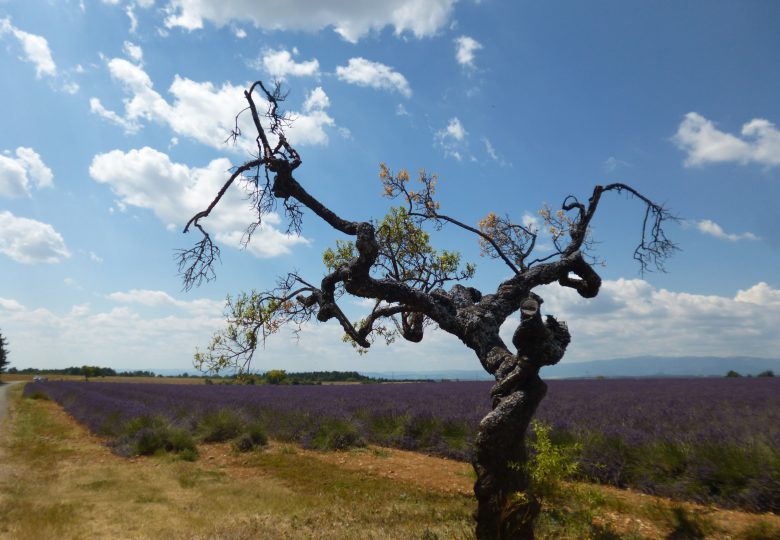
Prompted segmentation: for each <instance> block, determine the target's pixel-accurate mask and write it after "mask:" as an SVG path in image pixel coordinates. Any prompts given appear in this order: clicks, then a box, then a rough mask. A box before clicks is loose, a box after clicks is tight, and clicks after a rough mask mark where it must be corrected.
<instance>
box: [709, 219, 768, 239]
mask: <svg viewBox="0 0 780 540" xmlns="http://www.w3.org/2000/svg"><path fill="white" fill-rule="evenodd" d="M696 228H697V229H698V230H699V232H702V233H704V234H708V235H710V236H714V237H715V238H719V239H721V240H729V241H731V242H737V241H739V240H758V237H757V236H756V235H755V234H753V233H751V232H745V233H740V234H734V233H727V232H726V231H724V230H723V228H722V227H721V226H720V225H718V224H717V223H715V222H714V221H712V220H709V219H702V220H701V221H697V222H696Z"/></svg>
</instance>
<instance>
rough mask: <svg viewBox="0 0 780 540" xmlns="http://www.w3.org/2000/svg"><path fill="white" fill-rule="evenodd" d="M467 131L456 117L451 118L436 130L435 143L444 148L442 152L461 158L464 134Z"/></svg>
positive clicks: (464, 140)
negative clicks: (443, 126) (442, 127)
mask: <svg viewBox="0 0 780 540" xmlns="http://www.w3.org/2000/svg"><path fill="white" fill-rule="evenodd" d="M467 135H468V132H467V131H466V129H465V128H464V127H463V124H462V123H461V122H460V120H459V119H458V117H454V118H451V119H450V121H449V123H448V124H447V126H446V127H445V128H444V129H442V130H440V131H437V132H436V135H435V138H436V141H437V143H438V144H439V145H440V146H441V147H442V148H443V149H444V154H445V155H447V156H451V157H454V158H455V159H457V160H458V161H461V160H462V159H463V151H464V148H465V142H466V136H467Z"/></svg>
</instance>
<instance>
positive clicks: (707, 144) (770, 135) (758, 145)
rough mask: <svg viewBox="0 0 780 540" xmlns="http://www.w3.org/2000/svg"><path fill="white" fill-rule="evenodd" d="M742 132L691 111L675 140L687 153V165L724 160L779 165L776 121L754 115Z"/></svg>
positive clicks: (779, 132) (779, 143)
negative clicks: (721, 127)
mask: <svg viewBox="0 0 780 540" xmlns="http://www.w3.org/2000/svg"><path fill="white" fill-rule="evenodd" d="M740 135H741V136H737V135H733V134H731V133H726V132H724V131H720V130H719V129H718V128H717V127H716V126H715V124H714V123H713V122H712V121H710V120H707V119H706V118H704V117H703V116H701V115H700V114H697V113H695V112H690V113H688V114H686V115H685V118H684V119H683V121H682V122H681V123H680V126H679V127H678V129H677V133H676V134H675V135H674V137H672V141H673V142H674V143H675V144H676V145H677V147H678V148H679V149H680V150H683V151H684V152H686V153H687V154H688V156H687V157H686V159H685V166H686V167H692V166H697V165H705V164H708V163H725V162H736V163H740V164H742V165H746V164H749V163H758V164H760V165H765V166H767V167H774V166H776V165H780V131H778V129H777V128H776V127H775V125H774V124H773V123H771V122H769V121H768V120H764V119H762V118H754V119H753V120H751V121H750V122H747V123H746V124H744V125H743V126H742V130H741V132H740Z"/></svg>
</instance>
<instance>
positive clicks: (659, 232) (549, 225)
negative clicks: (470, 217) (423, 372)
mask: <svg viewBox="0 0 780 540" xmlns="http://www.w3.org/2000/svg"><path fill="white" fill-rule="evenodd" d="M244 97H245V98H246V101H247V104H248V107H247V109H245V111H249V114H251V118H252V121H253V124H254V129H255V131H256V134H257V135H256V141H257V155H256V156H255V157H254V158H253V159H250V160H248V161H246V162H245V163H243V164H242V165H240V166H237V167H236V168H235V169H233V171H232V173H231V174H230V176H229V177H228V178H227V179H226V181H225V184H224V185H223V186H222V188H221V189H220V190H219V192H218V193H216V194H215V197H214V199H213V201H212V202H211V204H209V205H208V207H207V208H205V209H204V210H203V211H202V212H199V213H198V214H196V215H195V216H193V217H192V218H191V219H190V221H189V222H188V223H187V225H186V227H185V228H184V232H188V231H189V230H191V229H193V228H195V229H198V230H199V231H200V233H201V234H202V238H201V239H200V241H199V242H198V243H197V244H196V245H195V246H194V247H193V248H191V249H188V250H185V251H182V252H181V253H180V256H179V269H180V272H181V274H182V276H183V279H184V284H185V288H190V287H192V286H194V285H198V284H200V283H201V282H203V281H204V280H210V279H213V277H214V270H213V264H214V262H215V260H217V259H218V257H219V248H218V247H217V246H216V245H215V244H214V243H213V241H212V239H211V237H210V236H209V234H208V232H207V231H206V229H205V228H204V227H203V224H202V222H203V221H204V219H205V218H207V217H208V216H209V214H210V213H211V211H212V210H213V209H214V208H215V207H216V206H217V205H218V204H219V203H220V200H221V199H222V197H223V196H224V194H225V192H226V191H227V190H228V189H230V188H231V187H232V186H233V185H234V184H236V183H238V182H242V183H244V184H246V185H247V186H248V187H249V190H250V192H251V194H252V200H253V203H254V207H255V208H256V210H257V214H256V218H257V219H256V221H255V222H254V223H253V224H252V225H251V226H250V227H249V229H248V231H247V237H246V241H251V234H252V232H253V231H254V230H255V228H256V227H257V226H259V225H260V224H261V222H262V219H263V216H264V215H266V214H267V213H268V212H271V211H274V210H277V209H278V208H279V207H280V206H281V208H282V209H283V211H284V213H285V214H286V216H287V218H288V219H289V231H292V232H296V233H299V232H300V228H301V220H302V216H303V212H304V211H305V210H308V211H310V212H312V213H314V214H315V215H316V216H318V217H319V218H320V219H322V220H324V221H325V222H326V223H327V224H328V225H330V226H331V227H332V228H333V229H336V230H337V231H339V232H341V233H343V234H344V235H345V237H346V238H347V239H346V240H343V241H338V242H337V245H336V246H335V248H334V249H328V250H327V251H326V252H325V255H324V263H325V266H326V268H327V274H326V275H325V277H324V278H322V279H321V280H319V282H314V281H312V280H307V279H305V278H304V276H301V275H299V273H297V272H296V273H290V274H288V275H286V276H284V277H282V278H281V279H279V281H278V282H277V285H276V287H275V288H273V289H271V290H268V291H265V292H251V293H242V294H240V295H239V296H237V297H235V298H233V299H230V300H229V301H228V306H227V312H228V324H227V327H226V329H225V330H224V331H223V332H221V333H219V334H217V335H216V336H214V338H213V340H212V342H211V344H210V345H209V347H208V349H207V350H206V351H204V352H199V353H197V354H196V364H197V365H198V367H199V368H201V369H204V370H212V371H213V370H220V369H225V368H232V369H238V370H246V369H248V367H249V365H250V362H251V359H252V355H253V354H254V352H255V351H256V349H257V347H258V346H259V345H261V344H262V342H263V340H264V339H265V338H266V337H267V336H268V335H270V334H273V333H274V332H276V331H277V330H278V329H279V328H281V327H283V326H291V327H292V328H293V329H294V330H297V329H300V327H301V325H303V324H305V323H307V322H309V321H311V319H312V318H316V319H317V320H318V321H321V322H326V321H329V320H331V319H335V320H336V321H338V323H339V324H340V325H341V326H342V327H343V329H344V332H345V338H346V339H347V340H349V341H351V342H352V343H353V344H354V345H355V346H356V347H358V348H359V349H366V348H368V347H370V346H371V344H372V343H373V342H374V340H376V339H377V338H381V339H383V340H385V341H386V342H388V343H389V342H392V341H393V340H394V339H395V338H396V337H401V338H403V339H406V340H409V341H412V342H419V341H421V340H422V339H423V336H424V334H425V331H426V328H427V327H429V326H430V325H437V326H438V327H439V328H440V329H441V330H443V331H445V332H449V333H451V334H453V335H455V336H457V337H458V338H459V339H460V340H461V341H462V342H463V343H464V345H465V346H466V347H468V348H470V349H471V350H472V351H473V352H474V354H476V356H477V358H478V359H479V361H480V363H481V364H482V367H483V368H484V369H485V370H486V371H487V372H488V373H490V374H491V375H493V376H494V377H495V379H496V384H495V385H494V386H493V387H492V389H491V397H492V403H493V407H492V411H491V412H490V413H489V414H488V415H487V416H486V417H485V418H484V419H483V420H482V421H481V423H480V426H479V431H478V435H477V437H476V441H475V448H474V454H473V455H474V458H473V466H474V469H475V471H476V473H477V480H476V483H475V486H474V492H475V494H476V498H477V503H478V507H477V510H476V512H475V518H476V522H477V525H476V534H477V537H478V538H480V539H482V538H491V539H495V538H533V524H534V520H535V518H536V516H537V515H538V513H539V510H540V508H539V503H538V502H537V501H536V500H535V499H534V498H533V495H532V493H531V492H529V491H528V487H529V480H528V474H527V471H526V468H525V464H526V462H527V459H526V458H527V456H526V447H525V434H526V431H527V428H528V425H529V422H530V421H531V418H532V417H533V415H534V412H535V411H536V408H537V406H538V405H539V403H540V402H541V400H542V399H543V398H544V395H545V392H546V385H545V383H544V382H543V381H542V380H541V378H540V377H539V370H540V369H541V368H542V367H543V366H549V365H553V364H556V363H557V362H558V361H560V359H561V358H562V357H563V355H564V352H565V351H566V347H567V346H568V344H569V341H570V335H569V331H568V329H567V326H566V324H565V323H563V322H560V321H558V320H556V319H555V318H554V317H553V316H551V315H547V316H546V317H544V318H543V317H542V312H541V309H540V308H541V305H542V302H543V300H542V298H541V297H540V296H538V295H537V294H536V293H535V292H534V289H536V288H537V287H539V286H542V285H547V284H553V283H557V284H559V285H560V286H562V287H569V288H572V289H574V290H575V291H577V293H579V294H580V295H581V296H582V297H584V298H593V297H595V296H596V295H597V294H598V292H599V287H600V285H601V279H600V277H599V276H598V274H597V273H596V272H595V271H594V269H593V260H592V259H591V258H590V257H589V255H588V249H589V248H590V239H589V226H590V223H591V221H592V220H593V217H594V216H595V214H596V211H597V209H598V208H599V203H600V201H601V199H602V197H603V196H604V195H605V194H607V193H610V192H616V193H625V194H628V195H629V196H630V197H631V198H633V199H636V200H638V201H639V202H640V203H641V204H642V207H643V210H644V216H643V220H642V228H641V237H640V242H639V245H638V246H637V247H636V250H635V251H634V258H635V259H636V260H637V261H638V263H639V265H640V266H641V268H642V269H643V270H644V269H647V268H649V267H658V268H662V265H663V261H664V259H665V258H666V257H667V256H669V255H670V254H671V253H672V252H673V251H674V250H675V249H676V248H675V245H674V244H673V243H672V242H671V241H670V240H669V239H668V238H667V236H666V235H665V233H664V229H663V225H664V223H665V222H666V221H667V220H669V219H674V218H673V216H671V215H670V214H669V213H668V212H667V210H666V209H665V208H664V207H662V206H661V205H659V204H656V203H654V202H653V201H651V200H650V199H648V198H646V197H645V196H643V195H642V194H640V193H639V192H638V191H636V190H635V189H633V188H632V187H630V186H628V185H626V184H619V183H615V184H609V185H604V186H601V185H597V186H595V187H594V189H593V192H592V193H591V194H590V197H589V198H588V199H587V201H581V200H580V199H578V198H577V197H575V196H573V195H569V196H568V197H566V199H565V200H564V201H563V204H562V205H561V208H560V209H559V210H557V211H553V210H551V209H549V208H544V209H543V210H542V211H541V212H540V214H541V216H542V218H543V220H544V231H545V234H546V235H547V236H548V237H549V239H550V240H551V243H552V245H553V249H552V251H547V252H546V253H545V254H544V255H543V256H535V251H534V248H535V247H536V241H537V237H538V235H539V234H540V232H539V230H537V229H535V228H532V227H530V226H526V225H523V224H520V223H515V222H513V221H512V220H511V219H510V218H508V217H500V216H498V215H496V214H492V213H491V214H489V215H488V216H487V217H486V218H485V219H484V220H482V221H481V222H480V223H479V224H478V225H477V226H471V225H468V224H466V223H463V222H462V221H459V220H458V219H456V218H454V217H451V216H449V215H447V214H446V213H444V212H443V211H442V209H441V208H440V204H439V202H438V201H437V200H436V193H435V191H436V177H435V176H432V175H428V174H426V173H424V172H421V173H420V175H419V178H418V179H416V181H413V180H412V179H411V178H410V176H409V174H408V173H407V172H406V171H401V172H400V173H397V174H394V173H392V172H391V171H390V170H389V169H388V168H387V167H385V166H384V165H382V168H381V172H380V179H381V181H382V183H383V185H384V191H385V195H386V196H387V197H388V198H390V199H393V200H395V201H398V203H399V204H398V206H395V207H393V208H391V210H390V212H389V214H388V215H387V216H386V217H385V218H384V220H383V221H381V222H379V223H374V222H371V221H368V220H367V221H351V220H349V219H345V218H344V217H342V216H339V215H337V214H336V213H335V212H333V211H332V210H331V209H330V208H328V207H327V206H326V205H325V204H324V203H323V202H321V201H320V200H319V199H318V198H317V197H315V196H314V195H312V194H311V193H309V191H307V189H306V188H305V187H304V186H303V185H302V184H301V183H300V182H299V181H298V180H297V179H296V177H295V172H296V170H297V169H298V168H299V167H300V166H301V164H302V160H301V157H300V155H299V154H298V152H297V151H296V150H295V148H293V146H292V145H291V144H290V143H289V141H288V140H287V138H286V137H285V134H284V128H285V127H286V126H287V125H288V124H289V122H290V119H289V118H287V117H285V116H284V115H283V114H282V113H281V112H280V105H281V102H282V101H283V99H284V96H283V95H282V94H281V92H280V90H279V86H278V85H276V86H275V87H274V88H272V89H271V90H269V89H268V88H266V86H264V85H263V83H262V82H259V81H258V82H255V83H254V84H253V85H252V86H251V87H250V88H249V89H248V90H246V91H245V92H244ZM258 105H260V107H261V108H264V109H265V111H264V112H263V113H262V114H261V112H260V111H259V108H258ZM245 111H244V112H245ZM239 114H241V113H239ZM236 126H238V121H237V122H236ZM232 136H233V137H238V136H241V133H240V130H239V129H238V127H236V130H235V132H234V133H233V134H232ZM443 226H452V227H456V228H459V229H461V230H462V231H463V233H464V234H467V235H473V236H475V237H476V239H477V240H478V242H479V244H480V246H481V248H482V252H483V254H484V255H486V256H489V257H492V258H494V259H497V260H499V261H501V262H503V263H504V264H505V265H506V266H507V267H508V268H509V270H510V271H511V276H510V277H509V278H507V279H506V280H505V281H503V282H502V283H499V284H498V286H497V287H496V289H495V290H494V291H492V292H491V293H490V294H483V293H482V292H480V291H479V290H477V289H475V288H473V287H467V286H464V285H462V284H460V283H457V282H459V281H462V280H465V279H468V278H471V277H472V276H473V275H474V267H473V266H472V265H468V264H467V265H461V261H460V255H459V254H457V253H452V252H447V251H441V252H439V251H437V250H435V249H433V248H432V247H431V245H430V243H429V235H428V233H427V232H425V229H426V228H432V229H434V230H439V229H441V227H443ZM345 294H348V295H352V296H356V297H360V298H366V299H371V300H372V301H373V308H372V309H371V310H370V312H368V313H367V315H366V316H365V317H364V318H363V319H362V320H360V321H359V322H352V321H351V320H350V319H349V318H348V317H347V315H346V314H345V313H344V312H343V311H342V309H341V307H340V306H339V299H340V298H341V297H342V296H343V295H345ZM518 311H519V312H520V323H519V325H518V327H517V329H516V331H515V332H514V335H513V337H512V343H511V345H509V344H507V343H505V342H504V340H503V339H502V338H501V337H500V336H499V329H500V328H501V325H502V324H503V323H504V322H505V321H506V320H507V319H508V318H509V317H510V316H511V315H513V314H515V313H517V312H518ZM519 494H520V495H519Z"/></svg>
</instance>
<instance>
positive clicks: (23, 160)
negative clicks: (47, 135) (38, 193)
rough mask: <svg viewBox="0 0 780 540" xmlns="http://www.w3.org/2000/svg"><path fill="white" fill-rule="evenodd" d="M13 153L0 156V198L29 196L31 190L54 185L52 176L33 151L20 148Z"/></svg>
mask: <svg viewBox="0 0 780 540" xmlns="http://www.w3.org/2000/svg"><path fill="white" fill-rule="evenodd" d="M15 153H16V157H15V158H13V157H9V155H10V152H8V151H6V152H5V154H6V155H0V197H22V196H25V195H26V196H30V195H31V193H32V189H33V188H35V189H41V188H47V187H52V186H53V185H54V174H52V172H51V169H50V168H48V167H47V166H46V164H45V163H44V162H43V160H42V159H41V156H40V155H38V153H37V152H36V151H35V150H33V149H32V148H26V147H24V146H20V147H19V148H17V149H16V152H15Z"/></svg>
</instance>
